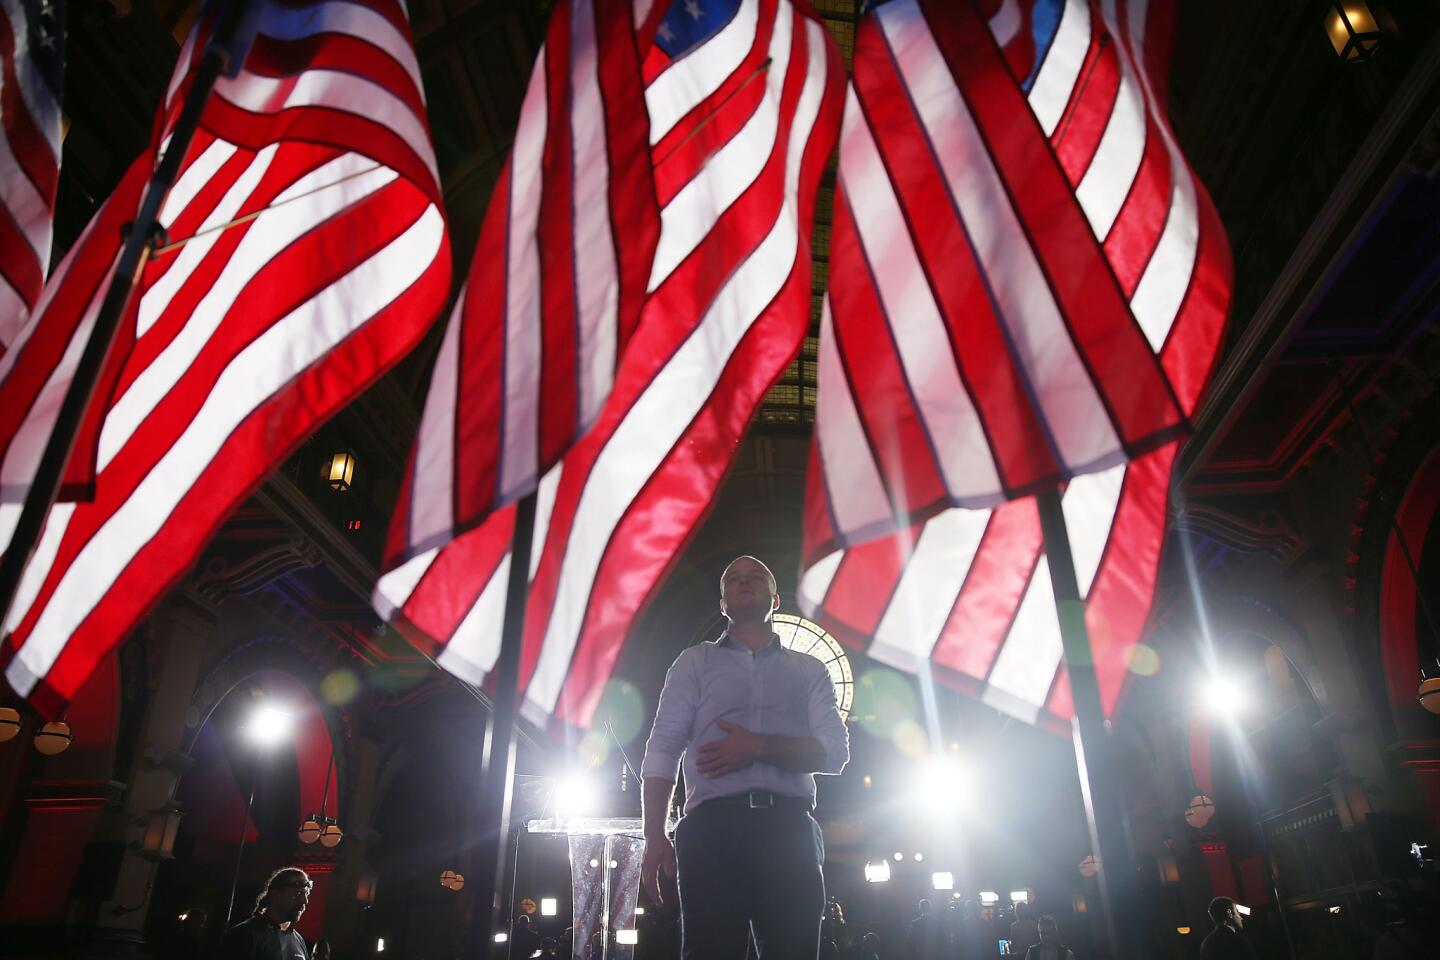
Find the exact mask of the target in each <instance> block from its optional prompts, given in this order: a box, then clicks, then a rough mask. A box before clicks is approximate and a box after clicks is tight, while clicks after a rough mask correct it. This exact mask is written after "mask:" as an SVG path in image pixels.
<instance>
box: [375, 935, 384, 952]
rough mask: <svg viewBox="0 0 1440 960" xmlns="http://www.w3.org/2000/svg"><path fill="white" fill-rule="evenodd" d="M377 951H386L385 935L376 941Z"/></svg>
mask: <svg viewBox="0 0 1440 960" xmlns="http://www.w3.org/2000/svg"><path fill="white" fill-rule="evenodd" d="M375 952H376V953H384V952H385V938H384V937H380V938H378V939H377V940H376V941H375Z"/></svg>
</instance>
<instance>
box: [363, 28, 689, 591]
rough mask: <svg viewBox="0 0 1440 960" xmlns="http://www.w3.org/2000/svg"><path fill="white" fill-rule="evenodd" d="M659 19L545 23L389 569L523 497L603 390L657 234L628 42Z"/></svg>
mask: <svg viewBox="0 0 1440 960" xmlns="http://www.w3.org/2000/svg"><path fill="white" fill-rule="evenodd" d="M661 6H663V4H661ZM659 12H660V11H647V10H645V9H642V8H641V7H639V6H637V7H636V8H632V7H631V5H630V3H629V2H628V0H627V2H615V0H573V2H570V0H566V2H562V3H561V4H559V5H558V6H557V7H556V9H555V11H554V13H553V14H552V16H551V21H550V28H549V30H548V31H547V34H546V40H545V45H544V47H543V48H542V49H541V51H540V55H539V57H538V59H537V60H536V62H535V66H534V69H533V72H532V75H531V80H530V84H529V87H528V89H527V90H526V94H525V98H524V100H523V102H522V104H521V109H520V122H519V126H518V129H517V130H516V133H515V144H514V148H513V150H512V152H511V155H510V157H509V159H508V160H507V162H506V164H505V168H504V170H503V171H502V173H501V176H500V181H499V184H498V185H497V186H496V188H495V192H494V196H493V199H492V201H491V203H490V208H489V209H488V210H487V211H486V215H485V222H484V225H483V226H482V228H481V232H480V240H479V243H478V244H477V245H476V249H475V256H474V260H473V263H472V266H471V268H470V277H469V280H468V283H467V284H466V287H465V291H464V293H463V294H462V295H461V297H460V299H459V301H458V302H457V303H456V306H455V310H454V312H453V314H452V316H451V318H450V323H449V325H448V327H447V328H446V332H445V339H444V341H443V343H442V345H441V348H440V353H439V356H438V357H437V359H436V364H435V371H434V373H433V375H432V377H431V381H430V390H429V395H428V397H427V398H426V402H425V412H424V415H423V418H422V421H421V425H420V432H419V436H418V437H417V439H416V443H415V449H414V455H413V457H412V459H411V466H410V469H409V472H408V475H407V478H406V482H405V487H404V492H403V493H402V495H401V508H402V509H401V510H400V511H399V512H398V513H397V516H396V518H395V522H394V523H393V524H392V526H391V530H390V543H389V549H388V551H387V557H386V565H387V566H394V565H396V564H398V563H399V562H401V561H403V560H405V559H408V558H410V557H413V556H416V555H418V554H421V553H424V552H425V551H426V550H428V549H430V548H431V547H433V546H435V545H437V544H440V543H444V542H447V541H449V540H452V539H454V538H455V537H456V536H458V535H459V534H461V533H463V532H464V531H466V530H469V529H471V528H472V527H474V526H476V525H477V524H479V523H480V522H481V521H483V520H484V519H485V518H486V517H488V516H489V515H490V514H491V512H493V511H494V510H496V509H498V508H500V507H503V506H504V505H505V504H507V503H510V502H512V501H514V500H516V499H517V498H519V497H520V496H523V495H524V494H526V493H529V492H530V491H532V490H534V489H535V486H536V483H537V482H538V480H539V478H540V477H541V476H542V475H543V474H544V473H545V472H546V471H547V470H549V469H550V468H551V467H553V466H554V465H555V464H556V463H557V462H559V460H560V457H561V456H562V455H563V454H564V453H565V451H566V450H568V449H569V448H570V447H571V446H572V445H573V444H574V442H575V441H576V439H578V438H579V437H580V435H581V434H583V433H584V431H585V430H587V429H588V428H589V427H590V425H591V424H593V423H594V422H595V418H596V416H597V415H598V414H599V412H600V408H601V405H602V404H603V403H604V402H605V398H606V397H607V396H608V395H609V393H610V387H611V383H612V381H613V380H614V376H615V366H616V358H617V357H618V356H619V355H620V354H621V353H623V351H624V349H625V344H626V343H627V342H628V341H629V339H630V335H631V333H632V332H633V331H634V329H635V324H636V321H637V320H638V319H639V316H640V305H641V303H642V301H643V300H644V298H645V284H646V281H647V280H648V279H649V277H650V267H651V262H652V260H653V257H654V253H655V241H656V238H657V236H658V235H659V232H660V209H659V205H658V204H657V203H656V200H655V186H654V182H653V178H652V176H651V170H650V144H649V141H648V140H647V138H646V133H647V131H648V126H647V124H646V123H645V121H644V115H643V113H641V112H640V110H639V104H641V103H642V102H643V98H644V86H643V78H642V76H641V70H640V62H641V56H642V51H641V50H640V49H639V40H640V38H643V37H646V36H649V37H653V36H654V35H655V30H656V26H657V24H656V22H655V20H656V18H657V17H658V13H659ZM652 13H653V14H654V15H652ZM632 15H633V16H636V17H638V18H639V19H638V20H632V19H631V18H632Z"/></svg>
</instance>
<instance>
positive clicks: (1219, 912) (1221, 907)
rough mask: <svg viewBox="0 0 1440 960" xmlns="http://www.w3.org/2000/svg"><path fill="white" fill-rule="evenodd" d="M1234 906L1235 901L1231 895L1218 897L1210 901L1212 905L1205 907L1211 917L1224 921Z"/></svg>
mask: <svg viewBox="0 0 1440 960" xmlns="http://www.w3.org/2000/svg"><path fill="white" fill-rule="evenodd" d="M1234 907H1235V901H1234V900H1231V899H1230V898H1229V897H1216V898H1215V899H1214V900H1211V901H1210V906H1208V907H1206V908H1205V912H1206V913H1208V914H1210V919H1211V920H1214V921H1215V922H1216V923H1224V922H1225V917H1226V916H1227V915H1229V913H1230V911H1231V910H1232V909H1234Z"/></svg>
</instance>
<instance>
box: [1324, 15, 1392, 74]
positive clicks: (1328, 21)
mask: <svg viewBox="0 0 1440 960" xmlns="http://www.w3.org/2000/svg"><path fill="white" fill-rule="evenodd" d="M1325 32H1326V33H1328V34H1329V35H1330V45H1331V46H1332V47H1334V48H1335V54H1336V56H1338V57H1339V58H1340V59H1341V60H1344V61H1346V62H1347V63H1354V62H1355V61H1357V60H1369V59H1370V57H1371V56H1372V55H1373V54H1374V53H1375V48H1376V47H1377V46H1379V45H1380V24H1378V23H1376V22H1375V15H1374V14H1373V13H1371V12H1370V5H1369V4H1367V3H1365V0H1341V2H1337V3H1333V4H1331V5H1330V12H1329V13H1327V14H1326V15H1325Z"/></svg>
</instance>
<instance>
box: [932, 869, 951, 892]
mask: <svg viewBox="0 0 1440 960" xmlns="http://www.w3.org/2000/svg"><path fill="white" fill-rule="evenodd" d="M930 885H931V886H932V887H934V888H935V889H936V890H954V889H955V874H953V873H948V872H947V873H932V874H930Z"/></svg>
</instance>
